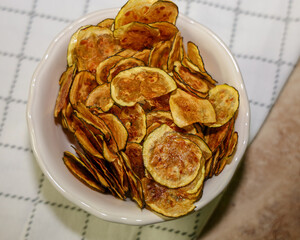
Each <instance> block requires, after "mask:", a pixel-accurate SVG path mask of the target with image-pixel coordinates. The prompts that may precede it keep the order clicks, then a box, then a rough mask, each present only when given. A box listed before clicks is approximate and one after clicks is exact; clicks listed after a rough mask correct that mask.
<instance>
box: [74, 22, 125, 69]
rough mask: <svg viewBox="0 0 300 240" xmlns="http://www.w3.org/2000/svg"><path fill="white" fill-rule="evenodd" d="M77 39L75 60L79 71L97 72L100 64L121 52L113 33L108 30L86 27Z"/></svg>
mask: <svg viewBox="0 0 300 240" xmlns="http://www.w3.org/2000/svg"><path fill="white" fill-rule="evenodd" d="M76 38H77V39H76V45H75V47H74V50H73V53H74V54H73V55H74V57H73V58H75V63H77V66H78V70H79V71H82V70H88V71H90V72H95V71H96V68H97V66H98V65H99V63H100V62H102V61H103V60H104V59H106V58H107V57H109V56H112V55H114V54H115V53H117V52H118V51H120V50H121V47H120V45H119V43H118V41H117V40H116V39H115V38H114V36H113V32H112V31H111V30H110V29H108V28H100V27H97V26H90V27H86V28H83V29H81V30H80V31H79V32H78V33H77V35H76ZM74 41H75V40H74Z"/></svg>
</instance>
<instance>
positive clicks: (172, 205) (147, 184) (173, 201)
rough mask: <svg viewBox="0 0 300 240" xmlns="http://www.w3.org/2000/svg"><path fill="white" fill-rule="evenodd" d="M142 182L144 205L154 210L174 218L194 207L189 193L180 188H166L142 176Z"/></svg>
mask: <svg viewBox="0 0 300 240" xmlns="http://www.w3.org/2000/svg"><path fill="white" fill-rule="evenodd" d="M142 184H143V192H144V197H145V202H146V205H147V206H148V207H149V208H150V209H152V210H154V211H155V212H158V213H160V214H162V215H164V216H167V217H174V218H175V217H180V216H183V215H186V214H188V213H189V212H191V211H193V210H194V208H195V206H194V204H193V202H194V201H193V200H191V199H190V198H189V194H188V193H186V192H184V191H182V190H180V189H172V188H167V187H165V186H162V185H160V184H159V183H157V182H155V181H153V180H151V179H148V178H143V179H142Z"/></svg>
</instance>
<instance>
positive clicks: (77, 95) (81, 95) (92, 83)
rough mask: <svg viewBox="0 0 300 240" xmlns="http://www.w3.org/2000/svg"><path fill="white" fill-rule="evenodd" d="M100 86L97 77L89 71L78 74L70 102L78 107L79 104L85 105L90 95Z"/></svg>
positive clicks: (74, 81)
mask: <svg viewBox="0 0 300 240" xmlns="http://www.w3.org/2000/svg"><path fill="white" fill-rule="evenodd" d="M97 86H98V84H97V82H96V79H95V76H94V75H93V74H91V73H90V72H88V71H81V72H79V73H77V74H76V76H75V78H74V80H73V84H72V86H71V89H70V95H69V98H70V102H71V104H72V105H76V104H77V103H78V102H83V103H85V101H86V99H87V97H88V95H89V94H90V93H91V92H92V91H93V90H94V89H95V88H96V87H97Z"/></svg>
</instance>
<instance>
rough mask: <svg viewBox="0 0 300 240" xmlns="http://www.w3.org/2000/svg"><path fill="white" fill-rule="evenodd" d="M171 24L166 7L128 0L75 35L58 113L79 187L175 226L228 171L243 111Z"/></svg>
mask: <svg viewBox="0 0 300 240" xmlns="http://www.w3.org/2000/svg"><path fill="white" fill-rule="evenodd" d="M177 16H178V8H177V6H176V5H175V4H174V3H173V2H172V1H169V0H128V2H127V3H126V4H125V5H124V6H123V7H122V8H121V10H120V11H119V12H118V14H117V15H116V17H115V18H107V19H103V20H102V21H100V22H99V23H98V24H96V25H86V26H83V27H81V28H79V29H78V30H77V31H76V32H75V33H74V34H73V35H72V37H71V39H70V42H69V45H68V52H67V67H66V69H65V71H64V72H63V74H62V75H61V77H60V79H59V82H58V84H59V88H60V89H59V92H58V96H57V99H56V103H55V108H54V117H55V120H56V121H57V122H60V123H61V125H62V127H63V128H64V130H65V131H66V132H68V133H71V135H68V137H70V138H72V137H73V139H72V140H74V142H75V146H76V147H75V146H74V147H73V146H72V147H73V149H74V151H75V153H74V154H73V153H71V152H67V151H65V152H64V153H63V157H62V159H63V161H64V163H65V165H66V167H67V169H69V171H70V172H71V173H72V174H73V175H74V176H75V177H76V178H78V179H79V180H80V181H82V182H83V183H84V184H86V185H87V186H88V187H90V188H91V189H93V190H96V191H99V192H101V193H109V194H111V195H112V196H114V197H116V198H119V199H122V200H125V199H126V198H130V199H131V200H133V201H135V202H136V203H137V206H138V207H139V208H141V209H142V208H145V207H146V208H147V209H149V210H151V211H154V212H156V213H158V214H161V215H164V216H167V217H173V218H175V217H180V216H183V215H186V214H188V213H190V212H191V211H193V210H194V209H195V204H194V203H195V202H196V201H198V200H199V199H200V198H201V196H202V192H203V186H204V182H205V181H206V180H207V179H209V178H211V177H213V176H217V175H219V174H220V173H221V172H222V171H223V169H224V168H225V166H226V165H227V164H230V162H231V159H232V158H233V154H234V151H235V149H236V147H237V142H238V133H237V132H235V129H234V125H235V119H236V117H237V113H238V107H239V93H238V91H237V90H236V89H234V88H233V87H231V86H228V85H226V84H223V85H217V81H216V80H214V79H213V78H212V77H211V75H210V74H208V72H207V71H206V69H205V66H204V61H203V59H202V56H201V55H200V51H199V49H198V46H197V45H196V44H194V43H193V42H191V41H189V40H188V39H185V40H187V41H183V37H185V36H182V35H181V32H180V31H179V29H178V28H177V27H176V25H175V23H176V19H177ZM186 42H187V44H185V43H186ZM185 47H187V48H186V49H185ZM225 80H226V79H225ZM75 154H76V155H75Z"/></svg>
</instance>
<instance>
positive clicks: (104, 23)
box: [97, 18, 115, 29]
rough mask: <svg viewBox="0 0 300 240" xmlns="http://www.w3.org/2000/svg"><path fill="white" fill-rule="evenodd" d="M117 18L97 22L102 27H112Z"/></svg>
mask: <svg viewBox="0 0 300 240" xmlns="http://www.w3.org/2000/svg"><path fill="white" fill-rule="evenodd" d="M114 21H115V19H113V18H106V19H104V20H103V21H101V22H99V23H98V24H97V26H98V27H102V28H109V29H111V28H112V26H113V24H114Z"/></svg>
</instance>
